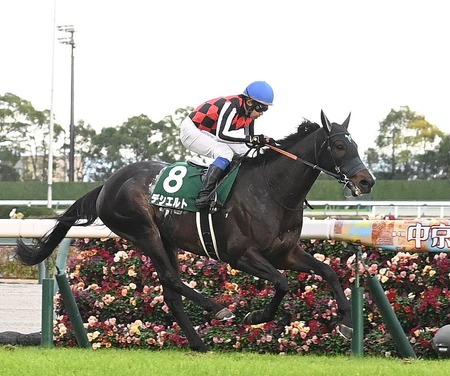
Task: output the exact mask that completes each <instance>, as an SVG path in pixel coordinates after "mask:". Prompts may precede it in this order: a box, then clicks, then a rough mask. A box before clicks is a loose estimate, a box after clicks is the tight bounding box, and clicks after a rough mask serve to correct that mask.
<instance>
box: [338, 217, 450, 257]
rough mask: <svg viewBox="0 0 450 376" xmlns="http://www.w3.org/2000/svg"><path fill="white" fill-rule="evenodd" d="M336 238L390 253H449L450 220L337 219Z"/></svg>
mask: <svg viewBox="0 0 450 376" xmlns="http://www.w3.org/2000/svg"><path fill="white" fill-rule="evenodd" d="M333 239H336V240H344V241H351V242H354V243H359V244H363V245H367V246H371V247H377V248H383V249H386V250H391V251H406V252H450V221H449V220H444V219H433V220H429V219H428V220H382V221H381V220H380V221H376V220H373V221H371V220H367V221H361V220H359V221H356V220H355V221H353V220H342V221H341V220H337V221H336V222H335V223H334V234H333Z"/></svg>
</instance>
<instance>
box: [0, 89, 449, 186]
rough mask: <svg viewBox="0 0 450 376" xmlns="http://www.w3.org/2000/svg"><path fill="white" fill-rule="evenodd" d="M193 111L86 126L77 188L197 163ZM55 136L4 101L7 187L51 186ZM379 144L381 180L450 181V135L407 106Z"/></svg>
mask: <svg viewBox="0 0 450 376" xmlns="http://www.w3.org/2000/svg"><path fill="white" fill-rule="evenodd" d="M191 111H192V108H191V107H186V108H178V109H177V110H176V111H175V113H174V114H172V115H167V116H165V117H164V118H163V119H161V120H159V121H156V122H155V121H153V120H151V119H150V118H149V117H148V116H147V115H145V114H141V115H137V116H133V117H131V118H129V119H128V120H127V121H125V122H124V123H122V124H121V125H119V126H111V127H106V128H102V129H101V130H99V131H96V130H95V129H94V126H95V125H90V124H85V123H84V121H83V120H80V121H78V123H77V125H76V127H75V166H74V167H75V178H76V181H103V180H105V179H107V178H109V177H110V176H111V175H112V174H113V173H114V172H115V171H116V170H118V169H119V168H121V167H123V166H125V165H127V164H129V163H132V162H137V161H142V160H151V159H156V160H162V161H166V162H174V161H178V160H186V159H189V158H192V157H194V156H195V155H194V154H192V153H191V152H189V151H188V150H186V148H184V146H183V145H182V144H181V142H180V141H179V125H180V124H181V122H182V121H183V119H184V118H186V117H187V116H188V114H189V113H190V112H191ZM53 126H54V137H53V150H54V165H53V171H54V173H55V170H56V169H58V168H59V169H60V170H61V168H62V167H61V164H62V165H63V168H64V170H65V171H67V170H68V156H69V151H70V146H69V142H68V140H69V134H68V132H65V131H64V129H63V127H61V126H60V125H58V124H54V125H53ZM49 130H50V111H49V110H43V111H41V110H37V109H35V108H34V107H33V105H32V104H31V103H30V102H29V101H27V100H24V99H22V98H20V97H18V96H17V95H14V94H11V93H6V94H4V95H2V96H0V180H38V181H39V180H41V181H46V180H47V173H48V171H47V170H48V150H49V145H48V144H49ZM375 143H376V146H377V148H371V149H368V150H367V151H366V153H365V158H366V162H367V165H368V167H369V168H370V169H371V170H372V171H373V172H374V173H375V175H376V176H377V177H378V178H382V179H424V178H430V177H431V178H448V177H449V176H450V171H449V168H450V167H449V166H450V163H449V162H450V135H445V134H443V132H441V131H440V130H439V128H438V127H436V126H434V125H432V124H430V123H429V122H428V121H427V120H426V119H425V118H424V116H422V115H418V114H416V113H415V112H414V111H411V110H410V109H409V107H407V106H404V107H401V108H400V109H399V110H393V109H392V110H391V111H390V112H389V114H388V115H387V117H386V118H385V119H384V120H383V121H382V122H380V128H379V134H378V136H377V138H376V142H375ZM196 157H199V156H196ZM56 161H58V163H59V164H57V162H56ZM59 175H61V174H59Z"/></svg>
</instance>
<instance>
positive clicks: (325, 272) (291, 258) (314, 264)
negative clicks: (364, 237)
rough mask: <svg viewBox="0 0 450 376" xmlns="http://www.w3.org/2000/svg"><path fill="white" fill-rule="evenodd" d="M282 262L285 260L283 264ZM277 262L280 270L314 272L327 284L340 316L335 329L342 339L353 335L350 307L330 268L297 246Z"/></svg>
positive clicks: (334, 273)
mask: <svg viewBox="0 0 450 376" xmlns="http://www.w3.org/2000/svg"><path fill="white" fill-rule="evenodd" d="M283 260H285V262H284V263H283ZM277 262H278V263H279V264H277V267H279V268H280V269H286V270H295V271H298V272H303V273H311V272H314V273H316V274H317V275H319V276H321V277H322V278H323V279H324V280H325V281H327V282H328V284H329V285H330V288H331V291H332V293H333V297H334V298H335V299H336V303H337V305H338V309H339V312H340V314H341V315H342V319H341V322H340V324H339V325H338V328H337V329H338V331H339V332H340V333H341V334H342V335H343V336H344V337H346V338H349V339H350V338H351V337H352V333H353V329H352V328H353V322H352V313H351V306H350V303H349V301H348V299H347V297H346V296H345V294H344V290H343V289H342V286H341V284H340V282H339V278H338V276H337V274H336V272H335V271H334V270H333V269H332V268H331V266H329V265H328V264H325V263H324V262H321V261H319V260H317V259H316V258H315V257H313V256H312V255H310V254H309V253H307V252H305V251H304V250H303V249H301V248H300V246H298V245H296V246H295V247H293V248H292V249H291V250H290V251H289V252H288V253H287V254H286V255H285V257H284V258H281V257H280V258H278V260H277Z"/></svg>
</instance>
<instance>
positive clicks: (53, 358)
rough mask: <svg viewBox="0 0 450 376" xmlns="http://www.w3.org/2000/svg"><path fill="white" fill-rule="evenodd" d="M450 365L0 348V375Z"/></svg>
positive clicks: (345, 373)
mask: <svg viewBox="0 0 450 376" xmlns="http://www.w3.org/2000/svg"><path fill="white" fill-rule="evenodd" d="M449 374H450V359H448V360H447V359H445V360H434V361H433V360H420V359H414V360H409V359H407V360H402V359H396V358H373V357H351V356H349V357H345V356H342V357H325V356H314V355H304V356H302V355H295V356H294V355H289V356H282V355H260V354H254V353H238V352H236V353H231V352H230V353H207V354H198V353H193V352H189V351H182V350H178V351H177V350H162V351H149V350H120V349H102V350H95V351H93V350H86V349H67V348H42V347H14V346H4V347H2V348H0V375H5V376H6V375H8V376H14V375H21V376H26V375H33V376H41V375H42V376H52V375H58V376H61V375H64V376H70V375H77V376H78V375H82V376H89V375H95V376H101V375H108V376H114V375H121V376H122V375H133V376H139V375H155V376H164V375H177V376H179V375H183V376H184V375H186V376H191V375H192V376H194V375H195V376H209V375H224V376H233V375H236V376H237V375H239V376H241V375H245V376H252V375H258V376H270V375H277V376H278V375H282V376H285V375H312V376H321V375H323V376H325V375H326V376H341V375H342V376H352V375H364V376H372V375H395V376H405V375H409V376H419V375H420V376H423V375H433V376H444V375H445V376H447V375H449Z"/></svg>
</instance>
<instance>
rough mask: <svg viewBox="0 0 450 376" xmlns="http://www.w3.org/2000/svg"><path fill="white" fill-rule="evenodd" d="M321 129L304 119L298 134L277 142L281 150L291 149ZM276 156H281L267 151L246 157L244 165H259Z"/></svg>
mask: <svg viewBox="0 0 450 376" xmlns="http://www.w3.org/2000/svg"><path fill="white" fill-rule="evenodd" d="M319 128H321V127H320V125H319V124H317V123H313V122H311V121H309V120H307V119H304V120H303V122H302V123H301V124H300V125H299V126H298V128H297V132H295V133H292V134H290V135H288V136H286V137H285V138H283V139H280V140H277V143H278V144H279V145H280V148H281V149H284V150H286V149H289V148H290V147H291V146H292V145H294V144H296V143H297V142H298V141H300V140H302V139H303V138H305V137H306V136H307V135H309V134H310V133H313V132H315V131H316V130H317V129H319ZM275 155H280V154H279V153H278V152H276V151H274V150H272V149H265V150H264V151H262V152H260V153H259V154H258V155H256V156H247V157H245V158H244V160H243V161H242V163H245V164H259V163H261V162H263V161H264V160H269V159H270V158H272V157H273V156H275Z"/></svg>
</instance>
